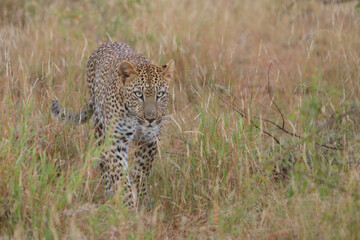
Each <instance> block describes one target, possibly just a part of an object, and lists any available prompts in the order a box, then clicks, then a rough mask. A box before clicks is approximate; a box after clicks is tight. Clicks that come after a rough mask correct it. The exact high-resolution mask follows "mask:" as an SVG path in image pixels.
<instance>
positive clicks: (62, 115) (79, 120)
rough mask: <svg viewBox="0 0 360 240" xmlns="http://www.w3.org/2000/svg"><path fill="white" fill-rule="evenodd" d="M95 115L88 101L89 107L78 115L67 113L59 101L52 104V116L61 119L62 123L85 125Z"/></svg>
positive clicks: (53, 101)
mask: <svg viewBox="0 0 360 240" xmlns="http://www.w3.org/2000/svg"><path fill="white" fill-rule="evenodd" d="M93 113H94V108H93V105H92V104H91V102H90V100H89V101H88V103H87V105H86V106H85V107H84V108H82V109H81V110H80V112H78V113H76V114H74V113H73V112H71V111H67V110H66V109H65V108H63V107H62V106H61V104H60V103H59V101H57V100H52V102H51V115H52V116H53V117H56V118H58V119H60V121H66V122H68V123H74V124H83V123H86V122H87V121H89V120H90V118H91V116H92V114H93Z"/></svg>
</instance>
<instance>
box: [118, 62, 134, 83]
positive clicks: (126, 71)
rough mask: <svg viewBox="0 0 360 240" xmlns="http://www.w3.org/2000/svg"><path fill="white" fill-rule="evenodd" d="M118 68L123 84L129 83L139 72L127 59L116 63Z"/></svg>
mask: <svg viewBox="0 0 360 240" xmlns="http://www.w3.org/2000/svg"><path fill="white" fill-rule="evenodd" d="M116 70H117V72H118V74H119V76H120V78H121V81H122V82H123V84H126V83H128V82H129V81H131V79H133V78H134V77H136V76H137V74H138V73H137V72H136V69H135V68H134V66H133V65H132V64H131V63H129V62H128V61H126V60H124V61H122V62H119V63H118V64H117V65H116Z"/></svg>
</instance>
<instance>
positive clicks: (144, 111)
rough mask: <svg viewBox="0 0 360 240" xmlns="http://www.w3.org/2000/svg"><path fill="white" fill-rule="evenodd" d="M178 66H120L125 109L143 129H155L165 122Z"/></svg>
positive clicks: (128, 63)
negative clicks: (174, 74)
mask: <svg viewBox="0 0 360 240" xmlns="http://www.w3.org/2000/svg"><path fill="white" fill-rule="evenodd" d="M174 69H175V63H174V61H173V60H170V61H169V62H168V63H167V64H165V65H164V66H162V67H157V66H154V65H151V64H142V65H138V66H136V67H134V66H133V65H132V64H131V63H130V62H128V61H122V62H120V63H118V65H117V70H118V72H119V76H120V78H121V81H122V83H123V87H124V90H125V93H124V94H125V106H126V107H127V109H128V110H129V111H130V112H131V113H132V114H133V115H136V118H137V120H138V122H139V124H140V125H143V126H146V127H154V126H157V125H159V124H160V123H161V122H162V118H163V116H164V115H165V110H166V106H167V104H168V101H169V95H170V87H169V82H170V81H171V79H172V77H173V73H174Z"/></svg>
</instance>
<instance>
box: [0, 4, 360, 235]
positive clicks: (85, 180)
mask: <svg viewBox="0 0 360 240" xmlns="http://www.w3.org/2000/svg"><path fill="white" fill-rule="evenodd" d="M359 36H360V12H359V7H357V6H356V3H353V2H350V3H346V4H337V5H335V4H326V5H324V4H322V2H321V1H290V0H289V1H286V0H284V1H280V0H263V1H250V0H244V1H232V0H226V1H213V0H211V1H205V0H200V1H168V0H157V1H151V2H149V1H142V0H138V1H134V0H126V1H114V0H110V1H103V0H93V1H66V0H62V1H48V0H39V1H35V0H30V1H21V0H18V1H10V0H4V1H2V2H1V3H0V101H1V105H0V116H1V118H0V137H1V138H0V139H1V140H0V176H1V177H0V238H4V239H7V238H14V239H28V238H30V239H32V238H35V239H39V238H41V239H43V238H45V239H80V238H89V239H110V238H114V239H116V238H120V239H121V238H129V239H153V238H155V239H175V238H177V239H179V238H180V239H181V238H189V239H204V238H213V239H219V238H220V239H299V238H300V239H328V238H331V239H333V238H334V239H357V238H359V236H360V231H359V227H358V226H359V225H360V200H359V196H360V193H359V190H360V187H359V186H360V185H359V184H360V179H359V178H360V176H359V163H360V159H359V158H360V155H359V152H360V151H359V149H360V138H359V112H360V110H359V100H360V99H359V90H360V87H359V84H360V68H359V61H360V55H359V49H360V41H359ZM106 39H112V40H114V41H125V42H127V43H128V44H130V45H131V46H132V47H134V48H135V49H136V50H137V51H138V52H140V53H143V54H144V55H145V56H147V57H148V58H149V59H151V60H152V61H153V62H154V64H157V65H160V64H162V63H165V62H167V60H168V59H170V58H173V59H174V60H175V62H176V74H175V79H174V81H173V83H172V99H171V103H170V105H169V119H171V120H169V122H168V124H167V126H166V127H165V128H164V132H163V134H162V139H163V141H162V144H161V146H160V153H159V155H158V157H157V159H156V162H155V166H154V171H153V173H152V175H151V182H150V195H151V198H152V199H153V200H152V201H153V204H152V205H153V207H152V208H151V209H150V210H147V211H140V212H138V213H135V212H129V211H128V210H127V209H126V208H124V207H123V206H122V205H121V203H120V202H119V201H118V200H117V199H113V200H111V201H108V202H104V200H103V198H102V193H101V185H100V181H99V173H98V171H97V168H96V159H97V156H98V155H99V153H100V151H101V149H99V148H98V147H97V146H96V144H95V143H94V138H93V133H92V130H93V129H92V125H91V124H87V125H83V126H80V127H74V126H68V125H64V124H61V123H59V122H57V121H53V120H52V119H51V117H50V114H49V106H48V103H49V100H50V99H51V98H58V99H59V100H60V101H61V102H63V103H64V104H65V106H66V107H69V108H72V109H73V110H77V109H80V107H81V105H82V104H84V102H85V101H86V97H87V86H86V79H85V66H86V61H87V58H88V56H89V55H90V53H91V52H92V51H93V50H94V49H95V48H96V47H97V46H98V45H99V44H100V43H101V42H102V41H104V40H106ZM270 64H271V65H272V67H271V69H270V72H269V75H268V70H269V66H270ZM268 77H269V79H270V88H271V89H270V90H271V94H272V95H271V96H272V97H273V99H274V100H275V102H276V103H277V105H278V106H279V107H280V109H281V111H282V113H283V115H284V118H285V119H286V121H285V128H286V129H287V130H288V131H290V132H292V133H296V134H299V135H301V136H302V137H303V138H301V139H298V138H294V137H291V136H289V135H287V134H284V132H283V131H280V130H279V129H277V128H276V127H274V126H273V125H272V124H269V123H266V122H264V121H263V120H259V119H258V118H256V116H257V117H261V118H266V119H269V120H271V121H273V122H275V123H277V124H279V125H281V124H282V118H281V116H280V114H279V112H278V111H277V110H276V108H275V106H274V102H273V101H272V100H271V98H270V96H269V95H268V82H267V79H268ZM231 106H233V107H231ZM234 106H235V108H236V109H237V110H242V111H244V112H245V113H246V114H247V115H248V119H246V118H244V117H242V116H241V114H240V113H239V112H237V111H235V110H234ZM252 123H253V124H256V125H257V126H259V128H260V129H257V128H256V127H254V125H253V124H252ZM263 130H266V131H268V132H269V133H271V134H272V135H273V136H275V137H276V138H278V139H279V140H280V142H281V146H280V145H278V144H276V142H275V141H274V140H273V139H272V138H270V137H268V136H266V135H265V134H264V132H263ZM316 144H328V145H330V146H334V147H338V148H342V149H343V150H341V151H340V150H337V151H336V150H335V151H334V150H330V149H326V148H323V147H320V146H319V145H316Z"/></svg>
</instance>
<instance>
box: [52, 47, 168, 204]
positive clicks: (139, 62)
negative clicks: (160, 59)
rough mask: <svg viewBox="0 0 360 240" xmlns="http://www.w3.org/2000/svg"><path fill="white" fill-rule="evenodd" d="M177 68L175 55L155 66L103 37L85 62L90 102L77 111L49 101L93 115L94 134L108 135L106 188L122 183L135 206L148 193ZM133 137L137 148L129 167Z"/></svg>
mask: <svg viewBox="0 0 360 240" xmlns="http://www.w3.org/2000/svg"><path fill="white" fill-rule="evenodd" d="M173 72H174V61H173V60H170V61H169V62H168V63H167V64H166V65H164V66H162V67H157V66H155V65H153V64H151V62H150V61H149V60H148V59H147V58H145V57H144V56H143V55H141V54H137V53H136V52H135V51H134V50H133V49H132V48H131V47H129V46H128V45H127V44H125V43H118V42H105V43H103V44H102V45H100V47H99V48H98V49H96V50H95V51H94V52H93V53H92V54H91V56H90V58H89V61H88V63H87V69H86V75H87V82H88V87H89V93H90V98H89V100H88V103H87V106H86V107H85V108H83V110H81V111H80V112H79V113H77V114H75V115H74V114H72V113H71V112H67V111H65V110H64V109H63V108H62V107H61V106H60V104H59V103H58V102H57V101H53V102H52V105H51V111H52V113H53V115H55V116H59V117H60V119H63V120H67V121H70V122H75V123H84V122H85V121H87V120H89V119H90V117H91V116H92V115H93V117H94V120H95V121H94V122H95V129H96V132H95V133H96V137H97V138H100V142H101V140H105V136H109V137H110V140H111V141H112V142H111V144H110V146H109V147H108V148H107V149H106V151H104V152H103V153H102V155H101V163H100V168H101V170H102V181H103V183H104V185H105V194H106V195H107V196H112V195H113V194H114V193H115V191H116V190H118V189H121V190H122V191H123V194H124V201H125V203H126V204H128V205H129V206H136V205H137V204H138V203H139V202H141V200H142V199H143V198H144V197H146V194H147V182H148V178H149V174H150V171H151V167H152V163H153V161H154V157H155V155H156V153H157V149H158V148H157V144H158V136H159V133H160V129H161V126H162V122H163V117H164V115H165V109H166V106H167V104H168V101H169V94H170V91H169V81H170V80H171V78H172V75H173ZM131 142H132V143H134V144H133V145H134V146H135V151H134V166H133V168H132V169H131V172H129V171H130V170H129V168H128V150H129V144H130V143H131Z"/></svg>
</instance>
